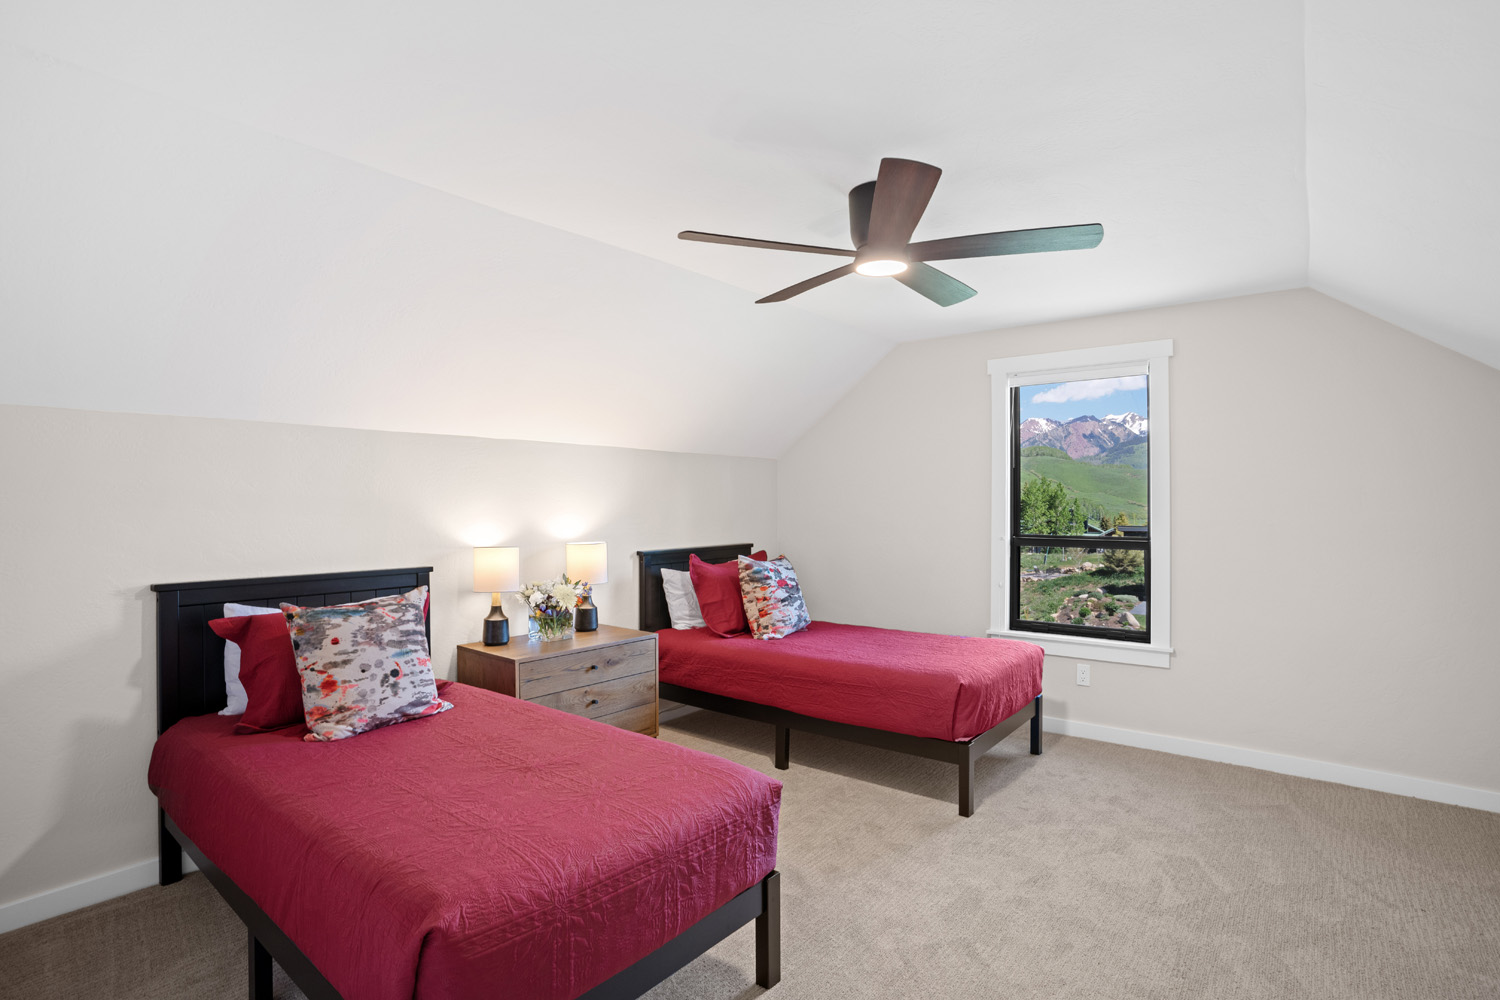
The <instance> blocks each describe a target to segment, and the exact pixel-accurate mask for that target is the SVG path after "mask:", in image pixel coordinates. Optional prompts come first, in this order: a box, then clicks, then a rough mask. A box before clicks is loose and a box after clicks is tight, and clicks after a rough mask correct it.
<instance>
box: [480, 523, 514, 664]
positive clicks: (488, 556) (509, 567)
mask: <svg viewBox="0 0 1500 1000" xmlns="http://www.w3.org/2000/svg"><path fill="white" fill-rule="evenodd" d="M520 589H521V550H520V549H518V548H514V547H510V546H506V547H503V548H483V549H475V550H474V593H476V594H482V593H484V592H485V591H489V592H490V594H491V595H492V599H491V602H490V613H489V617H487V618H485V620H484V644H485V645H486V646H503V645H505V644H506V643H508V642H510V619H509V618H506V617H505V611H504V610H503V609H502V608H501V607H500V595H501V593H503V592H504V591H507V590H510V591H515V590H520Z"/></svg>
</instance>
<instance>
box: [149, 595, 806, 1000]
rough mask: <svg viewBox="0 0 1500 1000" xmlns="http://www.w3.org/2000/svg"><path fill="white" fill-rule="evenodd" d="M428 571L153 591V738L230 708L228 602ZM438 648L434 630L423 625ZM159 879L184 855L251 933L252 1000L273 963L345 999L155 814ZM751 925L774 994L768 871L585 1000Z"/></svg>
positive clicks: (635, 982) (662, 974)
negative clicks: (222, 633) (218, 621)
mask: <svg viewBox="0 0 1500 1000" xmlns="http://www.w3.org/2000/svg"><path fill="white" fill-rule="evenodd" d="M431 572H432V568H431V567H430V566H422V567H416V568H411V569H390V570H373V571H368V572H355V573H319V574H312V575H308V576H272V577H259V578H255V579H248V580H215V581H212V582H206V583H161V584H156V585H154V586H153V587H152V588H151V589H152V590H154V591H155V592H156V731H157V733H158V735H159V734H161V733H163V732H165V731H166V730H167V727H169V726H171V725H172V724H173V723H175V722H177V721H178V720H179V719H183V718H186V717H187V716H191V715H205V714H207V713H209V712H217V711H218V710H219V709H221V708H223V707H224V706H225V704H227V698H228V696H227V695H226V693H225V691H224V640H223V639H221V638H219V637H218V636H217V635H215V634H214V632H213V630H212V629H210V628H209V627H208V622H209V621H210V620H211V619H214V618H219V617H222V615H223V607H222V605H224V604H226V603H234V604H252V605H258V606H262V607H275V606H276V605H277V604H278V603H280V602H282V601H285V602H287V603H290V604H301V605H304V606H308V607H318V606H323V605H329V604H346V603H349V602H351V601H362V600H366V599H368V598H371V597H383V596H386V595H389V594H401V593H405V592H406V591H408V590H411V589H412V588H414V587H417V586H420V585H422V584H425V583H427V582H428V577H429V575H430V574H431ZM427 639H428V642H429V643H430V642H431V641H432V624H431V622H430V621H429V622H428V626H427ZM156 816H157V848H158V851H159V862H158V863H159V869H158V871H159V881H160V883H161V884H162V885H170V884H172V883H173V882H176V881H178V880H179V879H181V878H182V854H183V852H184V851H186V852H187V854H188V856H189V857H191V858H192V859H193V862H194V863H195V864H196V865H197V866H198V868H199V869H200V870H201V871H202V872H203V874H204V875H205V876H206V877H207V878H208V881H209V883H210V884H211V885H213V887H214V888H215V889H217V890H218V892H219V895H221V896H223V897H224V901H225V902H227V903H228V904H229V906H230V909H232V910H234V912H235V913H236V914H237V915H238V916H239V918H240V919H241V920H243V921H244V923H245V927H246V928H247V929H248V930H249V966H250V969H249V996H250V1000H271V960H272V959H275V960H276V962H277V963H278V964H279V965H280V966H281V967H282V969H284V970H285V971H286V974H287V975H288V976H290V977H291V979H292V982H294V983H296V984H297V986H298V987H299V988H301V990H302V992H303V993H305V994H306V995H307V997H308V1000H343V998H342V997H340V996H339V993H338V991H337V990H335V989H334V988H333V986H332V984H330V983H329V982H328V980H327V979H326V978H324V976H323V974H322V973H321V972H319V971H318V968H317V966H315V965H313V963H312V961H311V960H310V959H308V957H307V956H306V955H304V954H303V953H302V951H301V949H299V948H298V947H297V945H296V943H295V942H294V941H292V939H291V938H289V937H287V935H286V934H285V933H284V932H283V931H282V930H281V928H279V927H277V926H276V923H275V922H274V921H273V920H272V919H271V918H270V917H269V916H267V915H266V913H265V911H264V910H262V909H261V908H260V907H259V906H257V905H256V903H255V901H254V900H252V899H251V898H250V897H249V896H248V895H247V894H246V893H245V892H244V890H242V889H241V888H240V887H239V886H238V885H236V884H235V883H234V880H233V879H231V878H230V877H229V876H228V875H225V874H224V872H223V871H221V870H220V869H219V867H218V866H217V865H215V864H214V863H213V861H212V859H210V858H209V857H208V856H207V855H205V854H204V853H203V852H202V851H201V850H199V849H198V846H197V845H196V844H194V843H193V842H192V841H190V840H189V839H188V838H187V837H186V836H184V835H183V832H182V830H181V829H180V828H179V827H178V826H177V824H176V823H175V822H174V821H173V820H172V817H171V816H169V815H167V813H166V812H165V811H164V810H162V809H160V808H158V809H157V811H156ZM752 920H753V921H755V981H756V983H758V984H759V985H761V986H763V987H766V988H769V987H772V986H775V985H776V984H777V983H778V982H779V981H780V980H781V880H780V875H779V874H778V873H777V872H774V871H773V872H771V874H769V875H767V876H766V877H765V878H764V879H763V880H761V881H760V882H758V883H756V884H755V885H752V886H750V887H749V888H748V889H746V890H745V891H744V892H742V893H740V894H739V895H738V896H735V897H734V898H733V899H731V900H730V901H729V902H727V903H725V904H724V905H723V906H721V907H719V908H718V909H717V910H714V911H713V912H712V913H710V914H708V915H707V916H706V917H704V918H703V919H702V920H700V921H698V922H697V923H696V924H694V925H693V926H692V927H689V928H688V929H687V930H685V931H683V932H682V933H681V934H679V935H678V936H677V937H675V938H673V939H672V940H670V941H668V942H667V943H666V944H664V945H662V946H661V947H660V948H658V949H656V950H655V951H653V952H652V953H651V954H649V955H647V956H645V957H644V958H642V959H641V960H640V961H638V962H636V963H635V964H634V965H632V966H630V967H629V968H627V969H624V970H622V971H621V972H619V973H617V974H616V975H614V976H612V977H611V978H609V979H607V980H605V981H604V982H602V983H600V984H599V985H598V986H595V987H594V988H593V989H591V990H589V991H588V992H587V993H584V994H583V995H582V996H581V997H580V998H579V1000H633V998H635V997H639V996H640V995H641V994H643V993H645V992H646V991H647V990H649V989H651V988H652V987H653V986H655V985H656V984H657V983H660V982H661V981H662V980H664V979H666V978H667V977H668V976H670V975H672V974H673V973H674V972H676V971H677V970H678V969H680V968H682V967H683V966H684V965H686V964H687V963H688V962H690V961H692V960H693V959H694V958H697V957H698V956H699V955H701V954H703V953H704V952H706V951H708V949H710V948H712V947H713V946H714V945H716V944H718V943H719V942H720V941H722V940H723V939H724V938H726V937H728V936H729V935H730V934H731V933H732V932H734V931H736V930H738V929H739V928H740V927H743V926H744V925H745V924H747V923H749V922H750V921H752Z"/></svg>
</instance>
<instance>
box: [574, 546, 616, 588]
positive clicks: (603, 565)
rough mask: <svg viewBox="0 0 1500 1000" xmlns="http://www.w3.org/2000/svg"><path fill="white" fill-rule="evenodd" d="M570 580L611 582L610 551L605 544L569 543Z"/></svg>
mask: <svg viewBox="0 0 1500 1000" xmlns="http://www.w3.org/2000/svg"><path fill="white" fill-rule="evenodd" d="M568 579H569V580H582V581H583V582H584V583H608V582H609V549H608V547H607V546H605V544H604V543H603V542H569V543H568Z"/></svg>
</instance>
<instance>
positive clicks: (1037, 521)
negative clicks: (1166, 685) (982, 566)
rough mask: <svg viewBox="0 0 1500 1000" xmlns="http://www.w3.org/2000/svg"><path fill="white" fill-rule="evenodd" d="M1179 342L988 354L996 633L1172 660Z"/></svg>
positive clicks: (1095, 654)
mask: <svg viewBox="0 0 1500 1000" xmlns="http://www.w3.org/2000/svg"><path fill="white" fill-rule="evenodd" d="M1171 353H1172V344H1171V342H1170V341H1160V342H1156V343H1150V344H1133V345H1126V346H1122V347H1111V348H1100V349H1095V350H1085V351H1067V352H1062V353H1058V354H1048V355H1036V356H1032V357H1024V358H1004V359H1000V360H996V361H991V362H990V376H991V380H992V383H993V391H992V395H993V399H994V475H993V498H992V504H993V508H994V510H993V517H994V539H993V542H992V566H993V574H994V581H993V583H994V587H993V601H992V614H991V627H990V630H989V634H991V635H1003V636H1008V637H1011V638H1021V639H1027V640H1029V641H1031V642H1035V643H1037V644H1038V645H1041V646H1043V647H1044V648H1045V649H1046V650H1047V652H1048V653H1051V654H1055V655H1076V656H1082V657H1089V658H1093V659H1100V660H1113V661H1117V662H1126V663H1140V664H1144V665H1148V666H1162V667H1165V666H1168V665H1169V656H1170V654H1171V646H1170V643H1169V642H1168V635H1169V632H1168V629H1169V623H1170V615H1169V608H1168V602H1169V596H1170V595H1169V586H1168V576H1169V572H1170V561H1169V558H1170V551H1171V550H1170V536H1169V534H1168V512H1169V503H1168V497H1167V482H1168V477H1167V468H1168V457H1167V454H1168V441H1167V429H1168V428H1167V419H1166V414H1167V370H1166V366H1167V358H1168V357H1170V355H1171Z"/></svg>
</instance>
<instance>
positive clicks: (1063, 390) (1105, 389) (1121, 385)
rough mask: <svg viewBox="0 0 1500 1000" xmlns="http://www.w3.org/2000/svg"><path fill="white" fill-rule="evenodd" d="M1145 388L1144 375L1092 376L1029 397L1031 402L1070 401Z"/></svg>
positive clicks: (1098, 397)
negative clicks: (1091, 377) (1121, 376)
mask: <svg viewBox="0 0 1500 1000" xmlns="http://www.w3.org/2000/svg"><path fill="white" fill-rule="evenodd" d="M1144 388H1146V376H1144V375H1126V376H1125V377H1124V378H1094V379H1089V380H1088V381H1086V382H1064V383H1062V384H1061V385H1055V386H1053V387H1052V388H1051V389H1048V390H1047V391H1046V392H1039V393H1037V394H1035V395H1034V396H1032V397H1031V402H1033V403H1071V402H1073V401H1075V400H1079V399H1103V398H1104V397H1105V396H1110V395H1113V394H1115V393H1117V392H1129V391H1131V390H1132V389H1144Z"/></svg>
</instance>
